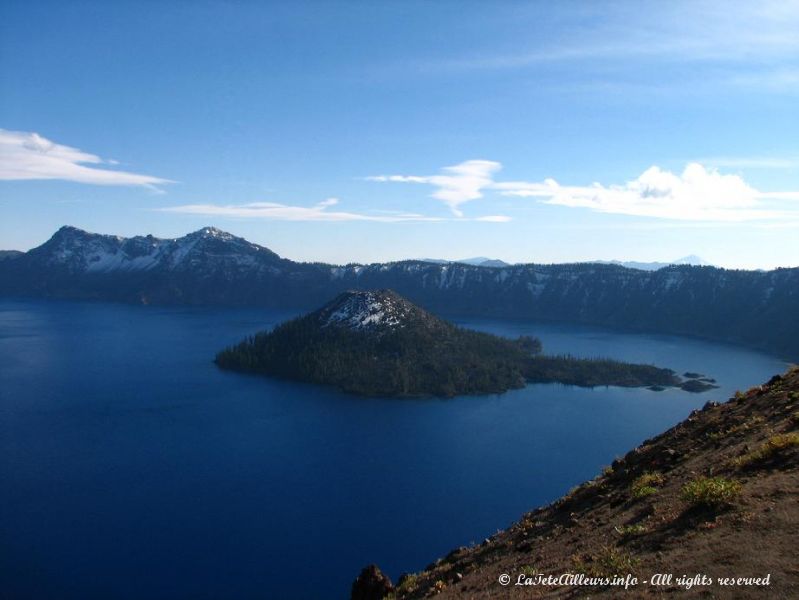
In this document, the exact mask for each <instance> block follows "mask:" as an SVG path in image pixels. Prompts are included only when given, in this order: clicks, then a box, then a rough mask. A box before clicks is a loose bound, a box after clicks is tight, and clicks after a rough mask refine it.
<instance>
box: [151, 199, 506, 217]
mask: <svg viewBox="0 0 799 600" xmlns="http://www.w3.org/2000/svg"><path fill="white" fill-rule="evenodd" d="M338 203H339V201H338V199H337V198H328V199H327V200H323V201H322V202H319V203H317V204H315V205H313V206H292V205H288V204H279V203H277V202H251V203H249V204H228V205H220V204H185V205H182V206H170V207H166V208H159V209H156V210H158V211H160V212H171V213H182V214H189V215H203V216H210V217H232V218H240V219H271V220H274V221H328V222H342V221H371V222H377V223H405V222H440V221H453V219H446V218H442V217H428V216H425V215H420V214H416V213H403V212H386V211H383V212H382V213H380V214H365V213H354V212H345V211H333V210H328V209H329V208H330V207H332V206H336V205H337V204H338ZM457 220H458V221H483V222H490V223H505V222H508V221H510V220H511V218H510V217H507V216H503V215H490V216H484V217H477V218H474V219H457Z"/></svg>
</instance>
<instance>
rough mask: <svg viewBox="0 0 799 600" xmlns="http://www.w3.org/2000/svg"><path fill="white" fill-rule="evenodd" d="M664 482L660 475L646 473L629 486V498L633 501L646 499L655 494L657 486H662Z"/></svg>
mask: <svg viewBox="0 0 799 600" xmlns="http://www.w3.org/2000/svg"><path fill="white" fill-rule="evenodd" d="M664 481H665V479H664V477H663V475H661V474H660V473H650V472H649V471H647V472H646V473H644V474H643V475H641V476H640V477H637V478H636V479H635V480H634V481H633V482H632V485H630V496H632V498H633V499H634V500H639V499H640V498H646V497H647V496H651V495H652V494H656V493H657V491H658V490H657V486H660V485H663V482H664Z"/></svg>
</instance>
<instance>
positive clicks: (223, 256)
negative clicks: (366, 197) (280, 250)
mask: <svg viewBox="0 0 799 600" xmlns="http://www.w3.org/2000/svg"><path fill="white" fill-rule="evenodd" d="M378 288H391V289H393V290H396V291H397V292H398V293H399V294H401V295H403V296H405V297H407V298H408V299H410V300H411V301H413V302H415V303H417V304H419V305H421V306H423V307H424V308H427V309H429V310H432V311H435V312H439V313H444V314H450V315H455V314H462V315H477V316H497V317H518V318H528V319H544V320H560V321H568V322H576V323H587V324H596V325H603V326H610V327H618V328H625V329H631V330H638V331H651V332H664V333H675V334H688V335H696V336H701V337H706V338H711V339H716V340H724V341H731V342H739V343H744V344H747V345H750V346H754V347H760V348H764V349H768V350H770V351H773V352H779V353H782V354H784V355H786V356H787V357H790V358H795V357H799V310H797V309H799V268H794V269H777V270H774V271H768V272H759V271H730V270H725V269H717V268H714V267H695V266H689V265H679V266H670V267H666V268H663V269H660V270H657V271H654V272H646V271H640V270H635V269H627V268H624V267H622V266H618V265H602V264H592V263H582V264H564V265H536V264H527V265H514V266H507V267H485V266H473V265H466V264H432V263H427V262H422V261H401V262H394V263H379V264H371V265H358V264H351V265H346V266H334V265H327V264H320V263H297V262H293V261H291V260H287V259H283V258H280V257H279V256H278V255H276V254H275V253H274V252H272V251H270V250H268V249H266V248H263V247H261V246H258V245H256V244H251V243H249V242H247V241H246V240H243V239H241V238H237V237H235V236H232V235H230V234H228V233H225V232H222V231H219V230H218V229H214V228H212V227H207V228H204V229H201V230H199V231H197V232H194V233H192V234H189V235H187V236H184V237H182V238H177V239H172V240H162V239H157V238H153V237H152V236H137V237H133V238H127V239H126V238H120V237H116V236H107V235H97V234H91V233H87V232H85V231H81V230H79V229H75V228H71V227H64V228H62V229H60V230H59V231H58V232H57V233H56V234H55V235H54V236H53V238H51V239H50V240H49V241H48V242H46V243H45V244H43V245H42V246H40V247H38V248H35V249H33V250H31V251H30V252H27V253H25V254H23V255H21V256H15V257H14V258H13V259H11V260H4V261H0V294H3V295H21V296H39V297H54V298H84V299H104V300H113V301H122V302H137V303H159V304H207V305H251V306H265V307H282V308H287V307H288V308H297V309H306V308H311V307H313V306H318V305H320V304H322V303H323V302H324V301H325V300H326V299H328V298H330V297H331V296H333V295H335V294H337V293H341V292H343V291H345V290H348V289H363V290H368V289H378Z"/></svg>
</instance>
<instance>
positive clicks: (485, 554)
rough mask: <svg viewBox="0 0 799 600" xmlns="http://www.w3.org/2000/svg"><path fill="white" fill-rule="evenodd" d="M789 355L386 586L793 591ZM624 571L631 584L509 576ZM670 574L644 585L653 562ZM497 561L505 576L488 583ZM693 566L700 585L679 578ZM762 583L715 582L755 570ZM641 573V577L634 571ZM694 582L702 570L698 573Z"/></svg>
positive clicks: (450, 591)
mask: <svg viewBox="0 0 799 600" xmlns="http://www.w3.org/2000/svg"><path fill="white" fill-rule="evenodd" d="M798 492H799V368H797V367H794V368H793V369H791V370H790V371H788V372H787V373H786V374H785V375H783V376H775V377H773V378H772V379H771V380H770V381H769V382H768V383H767V384H765V385H762V386H759V387H756V388H753V389H751V390H749V391H748V392H746V393H739V394H736V396H735V397H734V398H731V399H730V400H729V401H728V402H726V403H724V404H720V405H719V404H715V403H708V405H706V406H705V407H704V408H703V409H702V410H701V411H694V412H693V413H692V414H691V415H690V416H689V417H688V418H687V419H686V420H685V421H683V422H682V423H680V424H679V425H677V426H675V427H674V428H672V429H670V430H669V431H667V432H665V433H663V434H661V435H660V436H658V437H656V438H653V439H650V440H647V441H646V442H644V443H643V444H642V445H641V446H640V447H638V448H636V449H634V450H632V451H631V452H629V453H628V454H627V455H626V456H624V457H623V458H621V459H618V460H616V461H614V463H613V465H612V466H611V467H608V468H607V469H606V470H605V472H603V473H602V474H601V475H599V476H597V477H596V478H595V479H593V480H591V481H588V482H586V483H584V484H582V485H581V486H579V487H577V488H575V489H574V490H572V491H571V492H570V493H569V494H568V495H567V496H565V497H563V498H561V499H560V500H557V501H556V502H554V503H553V504H551V505H549V506H546V507H543V508H539V509H537V510H535V511H533V512H531V513H528V514H526V515H524V516H523V517H522V519H521V520H520V521H519V522H517V523H515V524H513V525H512V526H511V527H509V528H508V529H507V530H505V531H502V532H500V533H498V534H496V535H494V536H493V537H491V538H490V539H488V540H486V541H485V542H483V543H482V544H481V545H478V546H473V547H469V548H458V549H456V550H454V551H452V552H451V553H450V554H449V555H448V556H447V557H446V558H443V559H439V560H437V561H436V562H435V563H433V564H431V565H430V566H429V567H428V568H427V569H426V570H425V571H423V572H421V573H417V574H414V575H408V576H403V577H402V578H401V579H400V581H399V583H398V585H397V587H396V588H394V590H393V592H392V594H393V595H389V596H388V597H389V598H397V599H411V598H426V597H430V596H436V597H438V598H442V599H444V598H539V597H547V598H549V597H551V598H587V597H601V598H642V597H660V596H663V597H681V598H682V597H685V598H799V493H798ZM563 573H574V574H580V573H582V574H584V575H586V576H587V577H598V578H602V577H607V578H612V577H613V576H614V575H617V576H626V575H627V574H632V575H634V576H636V577H638V579H639V583H638V585H636V586H634V587H630V588H629V589H628V590H626V591H625V589H624V588H623V587H619V586H612V585H601V584H600V585H594V586H591V587H589V586H587V585H565V584H564V585H549V586H545V585H515V584H516V582H517V581H518V580H519V577H520V575H521V577H522V578H523V579H524V578H527V577H529V578H530V581H536V580H537V574H544V575H554V576H556V577H557V576H559V575H560V574H563ZM657 573H664V574H672V575H673V576H674V579H673V580H672V581H671V582H670V584H668V583H666V584H664V585H659V586H656V585H651V584H650V582H651V581H652V577H653V575H654V574H657ZM503 574H507V575H508V576H509V577H510V583H509V584H508V585H505V586H503V585H500V583H499V579H500V577H501V576H502V575H503ZM684 575H687V576H689V577H694V576H696V575H706V576H708V577H710V578H712V580H713V583H712V584H710V585H701V586H700V585H695V586H694V587H692V588H691V589H689V590H686V587H687V585H682V586H681V585H679V584H678V581H677V578H678V577H680V576H684ZM766 575H769V585H767V586H766V585H762V582H761V585H759V586H758V585H755V584H754V582H752V584H751V585H734V586H723V585H720V584H719V582H718V580H717V578H720V577H750V578H751V577H754V578H757V577H765V576H766ZM644 582H646V583H644ZM706 582H707V580H706Z"/></svg>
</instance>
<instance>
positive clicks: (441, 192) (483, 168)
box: [366, 160, 502, 217]
mask: <svg viewBox="0 0 799 600" xmlns="http://www.w3.org/2000/svg"><path fill="white" fill-rule="evenodd" d="M501 168H502V165H501V164H500V163H498V162H494V161H492V160H467V161H465V162H462V163H460V164H457V165H453V166H451V167H444V168H443V169H441V171H442V174H440V175H372V176H370V177H366V180H367V181H381V182H394V183H424V184H428V185H432V186H433V187H435V188H436V191H435V192H433V193H432V194H431V197H432V198H435V199H436V200H441V201H442V202H444V204H446V205H447V206H449V208H450V210H451V211H452V214H454V215H455V216H456V217H462V216H463V211H461V210H460V205H461V204H463V203H464V202H468V201H470V200H477V199H478V198H482V197H483V193H482V190H483V189H484V188H486V187H487V186H489V185H491V183H492V175H493V174H494V173H495V172H496V171H499V170H500V169H501Z"/></svg>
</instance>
